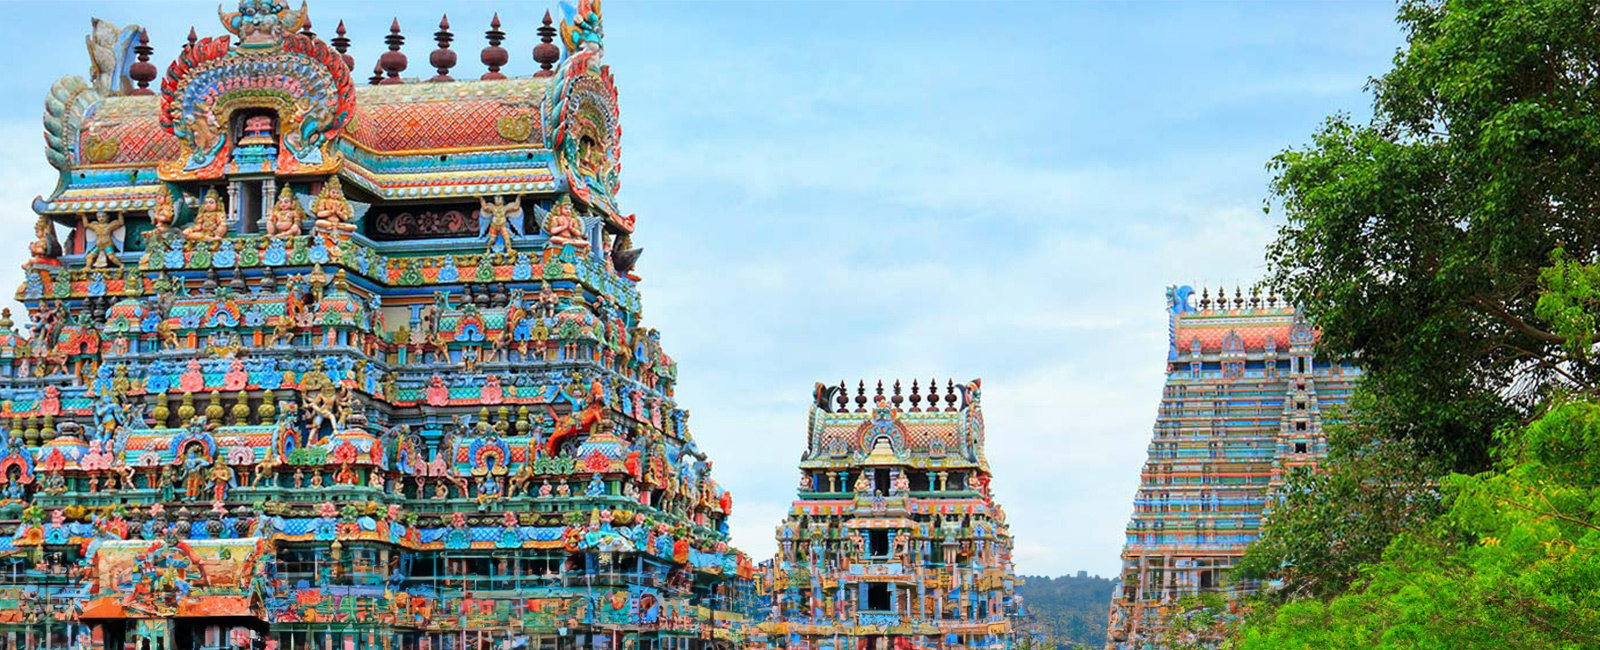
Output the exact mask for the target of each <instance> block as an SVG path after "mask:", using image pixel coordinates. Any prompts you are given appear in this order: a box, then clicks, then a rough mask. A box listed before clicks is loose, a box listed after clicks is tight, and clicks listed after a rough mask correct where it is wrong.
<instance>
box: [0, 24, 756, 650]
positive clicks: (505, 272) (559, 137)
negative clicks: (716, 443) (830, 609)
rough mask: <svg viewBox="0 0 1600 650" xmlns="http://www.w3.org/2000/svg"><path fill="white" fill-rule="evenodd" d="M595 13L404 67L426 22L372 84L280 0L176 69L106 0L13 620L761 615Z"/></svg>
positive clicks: (619, 638)
mask: <svg viewBox="0 0 1600 650" xmlns="http://www.w3.org/2000/svg"><path fill="white" fill-rule="evenodd" d="M566 9H567V12H566V16H565V18H564V19H562V20H561V21H559V23H557V22H555V21H552V19H551V18H550V16H549V15H548V14H546V16H545V20H544V23H543V24H542V25H540V26H538V27H537V28H536V29H537V32H538V33H539V35H540V41H541V42H540V43H539V44H538V45H537V46H536V47H535V48H534V51H533V61H534V62H535V63H536V64H537V67H531V66H525V67H526V68H527V69H525V70H522V71H520V73H521V76H518V73H519V71H518V70H517V69H516V66H511V67H507V68H505V70H504V71H502V70H501V69H502V67H503V66H507V63H508V61H509V60H510V58H511V57H510V56H509V54H508V53H507V52H506V51H505V49H504V48H502V47H500V42H501V40H503V38H504V35H505V34H504V32H502V31H500V30H501V23H500V20H499V18H498V16H496V17H494V18H493V19H492V21H485V22H486V23H487V24H489V26H490V29H489V32H488V33H487V38H488V43H489V45H488V46H487V47H485V48H483V52H482V53H481V55H480V58H481V59H482V61H483V62H484V63H485V65H486V67H487V70H486V71H485V72H484V73H483V74H482V75H481V78H477V79H463V80H455V79H453V78H452V76H451V75H452V74H461V73H460V72H459V71H456V70H454V68H455V63H456V58H457V51H456V50H454V49H452V41H454V35H453V34H452V33H451V32H450V26H449V23H448V21H447V20H441V22H440V25H439V31H438V32H435V33H434V34H433V39H434V42H435V43H434V45H435V47H434V48H433V51H432V52H431V53H430V54H429V56H428V57H427V61H428V63H429V65H430V66H431V67H432V68H433V70H432V72H431V73H430V75H431V77H430V78H428V79H427V80H426V81H420V80H417V79H413V78H409V77H405V76H402V74H401V73H403V72H405V70H406V69H407V67H408V62H407V59H406V57H405V55H404V52H403V48H404V41H405V38H404V34H403V33H402V32H401V30H400V27H399V24H398V22H396V23H395V24H394V25H393V26H392V27H391V29H390V34H389V35H388V37H386V39H385V42H386V43H387V44H388V45H389V51H387V52H385V53H384V54H383V55H382V57H380V59H379V60H378V65H377V69H378V70H377V72H378V74H376V75H375V77H374V78H373V79H371V80H370V81H369V82H366V85H364V84H363V82H361V81H360V80H359V79H357V78H356V77H355V76H354V75H352V67H353V66H354V65H355V62H354V60H353V58H352V57H351V56H350V55H349V54H348V53H347V50H348V46H349V39H348V38H347V37H346V36H345V29H344V25H343V23H340V24H339V26H338V28H337V29H336V30H335V33H336V34H337V36H336V37H334V38H333V39H331V40H329V41H324V40H322V39H321V38H320V37H318V36H317V35H315V33H313V32H312V31H311V27H310V20H309V15H308V14H307V13H306V9H305V8H304V7H303V6H302V7H301V8H299V9H294V8H291V7H289V6H288V5H287V4H285V3H284V2H282V0H240V2H239V5H238V11H236V12H235V11H226V12H219V13H220V14H221V15H220V18H221V20H222V27H223V29H225V30H226V32H227V34H226V35H222V36H218V37H208V38H200V37H199V36H198V35H197V34H195V33H193V32H191V34H190V35H189V38H188V41H187V43H185V44H183V45H182V47H181V48H180V49H178V51H177V52H176V55H175V57H174V60H173V61H172V62H171V63H170V65H168V66H167V67H166V68H165V73H164V74H162V75H161V76H160V79H159V81H158V80H157V68H156V66H155V64H154V63H151V62H150V57H151V55H152V53H153V48H152V47H151V45H150V38H149V35H148V34H146V33H145V31H144V30H142V29H140V28H138V27H136V26H131V27H127V28H120V29H119V28H118V27H116V26H114V25H111V24H109V23H106V22H104V21H98V20H96V21H94V23H93V33H92V34H91V35H90V38H89V49H90V54H91V58H92V60H93V62H94V68H93V70H92V71H91V76H90V78H88V79H85V78H81V77H75V76H70V77H66V78H63V79H62V80H61V81H59V82H57V83H56V84H55V86H54V87H52V89H51V92H50V96H49V98H48V99H47V102H46V110H45V127H46V145H47V147H46V149H47V150H46V158H47V160H48V161H49V163H50V164H51V165H52V166H54V167H55V168H56V169H57V170H58V171H59V172H60V181H59V183H58V185H57V187H56V188H55V189H54V190H53V191H52V192H50V193H49V194H48V195H47V196H41V197H40V198H38V199H37V200H36V201H35V202H34V206H33V207H34V209H35V211H36V212H38V214H39V220H38V223H37V226H36V228H35V241H34V242H33V243H32V245H31V246H30V247H29V253H30V258H31V259H29V261H28V262H27V264H26V265H25V267H24V272H25V281H24V284H23V286H22V287H21V288H19V290H18V292H17V298H18V299H19V300H20V301H21V302H22V303H23V304H24V305H25V306H26V308H27V310H28V315H29V318H30V320H31V323H29V324H28V325H27V326H26V327H25V328H19V327H17V326H16V325H15V324H14V323H13V322H12V321H11V319H10V315H9V313H7V314H5V315H4V317H0V425H3V427H4V434H3V435H0V645H4V647H25V648H66V647H69V645H71V644H78V645H72V646H71V647H104V648H116V649H118V650H122V649H123V648H138V649H139V650H150V649H162V648H165V649H167V650H189V649H190V648H199V647H205V648H221V647H261V646H262V645H263V644H265V643H266V642H269V641H270V642H273V643H275V644H276V646H277V647H278V648H286V649H294V650H298V649H300V648H346V649H354V650H366V649H373V650H377V649H380V648H381V649H382V650H417V649H419V648H430V649H432V650H440V649H452V650H465V649H466V648H487V647H491V646H492V647H513V646H514V647H527V648H555V647H557V646H558V645H560V646H561V647H572V646H573V645H578V646H582V647H611V646H618V647H627V648H649V649H651V650H657V649H660V650H666V649H671V648H689V647H702V646H703V645H704V644H706V643H707V642H708V640H710V639H720V640H723V641H724V642H729V641H733V640H735V639H736V637H737V636H738V634H739V633H740V631H741V628H739V627H738V626H737V624H738V623H739V622H740V621H742V620H743V618H742V612H743V611H744V610H745V609H746V607H745V606H746V605H747V604H748V599H749V598H751V597H753V590H752V587H751V584H752V583H751V582H750V579H751V578H752V577H753V575H754V567H753V566H752V565H751V564H750V562H749V561H748V559H747V558H746V557H745V556H744V555H742V554H740V553H739V552H738V551H737V550H735V549H733V548H731V547H730V546H729V545H728V528H727V518H728V515H729V513H730V512H731V510H732V496H731V495H730V494H729V493H728V492H727V491H726V490H725V489H723V488H722V487H721V486H719V485H718V484H717V483H716V481H714V480H712V478H711V461H710V459H709V457H708V456H707V454H706V453H705V452H704V451H702V450H701V449H700V448H699V447H698V445H697V444H696V442H695V440H694V437H693V435H692V433H691V430H690V428H689V417H688V412H687V411H684V410H682V409H681V408H679V406H678V404H677V401H676V399H675V398H674V395H673V393H674V386H675V383H676V380H677V365H676V363H675V362H674V361H673V360H672V358H671V357H670V356H668V355H667V354H666V353H665V351H664V350H663V348H662V345H661V337H660V335H659V333H657V332H656V331H655V330H653V329H650V328H648V327H646V326H645V325H644V323H643V320H642V312H641V304H640V296H639V291H638V282H639V278H638V276H637V275H635V274H634V263H635V261H636V260H637V259H638V257H639V254H640V250H639V249H637V248H635V247H633V245H632V243H631V234H632V231H633V225H634V219H633V216H632V215H629V214H625V213H622V212H620V211H619V210H618V209H617V206H616V202H615V196H616V191H617V187H618V170H619V164H620V163H619V159H620V125H619V121H618V114H617V103H616V100H617V97H616V89H615V86H614V84H613V82H612V77H611V73H610V69H609V68H608V67H607V66H606V65H604V63H603V61H602V59H603V54H604V48H603V46H602V33H601V21H600V7H599V2H598V1H596V0H582V1H580V2H578V3H577V5H576V6H569V7H567V8H566ZM558 34H559V43H560V45H557V41H558V39H557V36H558ZM457 45H459V43H457ZM508 75H509V77H508ZM425 76H427V75H425ZM741 599H743V600H741ZM252 643H253V644H254V645H251V644H252ZM238 644H243V645H238ZM501 644H508V645H501Z"/></svg>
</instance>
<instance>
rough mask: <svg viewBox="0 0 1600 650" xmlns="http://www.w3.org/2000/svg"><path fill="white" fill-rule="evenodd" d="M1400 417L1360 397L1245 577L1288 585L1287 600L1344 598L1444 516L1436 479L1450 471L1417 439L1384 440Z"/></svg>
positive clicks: (1241, 568) (1289, 494)
mask: <svg viewBox="0 0 1600 650" xmlns="http://www.w3.org/2000/svg"><path fill="white" fill-rule="evenodd" d="M1397 411H1398V409H1394V408H1390V407H1389V405H1388V403H1387V402H1386V401H1384V400H1381V399H1378V398H1376V397H1375V396H1374V395H1373V394H1372V392H1370V391H1361V392H1358V393H1357V394H1356V396H1355V398H1354V400H1353V401H1352V403H1351V404H1350V408H1348V409H1346V412H1345V413H1343V414H1341V415H1342V416H1343V417H1346V418H1347V419H1346V421H1344V422H1342V423H1340V424H1338V425H1335V426H1332V427H1329V428H1328V431H1327V433H1328V446H1329V448H1330V450H1331V451H1330V455H1329V456H1328V458H1326V459H1325V460H1324V462H1323V468H1324V469H1323V471H1318V472H1307V473H1302V474H1296V475H1293V476H1291V477H1290V479H1289V481H1288V482H1287V487H1286V488H1285V491H1284V492H1283V493H1282V494H1281V495H1280V496H1281V498H1282V501H1281V502H1280V503H1278V504H1277V505H1275V507H1274V510H1273V511H1272V513H1271V516H1270V518H1269V519H1268V524H1267V525H1266V526H1265V527H1263V529H1262V532H1261V537H1260V538H1259V539H1257V540H1256V542H1255V543H1253V544H1251V545H1250V547H1249V548H1248V549H1247V550H1246V551H1245V557H1244V559H1243V560H1241V561H1240V563H1239V565H1238V568H1237V571H1238V572H1239V577H1242V578H1254V579H1280V580H1282V581H1283V587H1282V590H1281V591H1279V592H1278V595H1279V596H1280V597H1309V596H1319V597H1320V596H1327V595H1330V594H1333V593H1338V592H1339V591H1342V590H1343V589H1344V588H1346V586H1347V585H1349V584H1351V583H1352V582H1354V581H1355V579H1356V578H1357V577H1358V576H1359V573H1358V572H1359V569H1360V567H1361V565H1362V564H1363V563H1367V562H1372V561H1376V560H1377V559H1378V558H1380V557H1381V556H1382V553H1383V549H1384V547H1385V546H1387V545H1388V543H1389V540H1390V538H1392V537H1393V536H1394V535H1395V534H1397V533H1399V532H1401V531H1404V530H1407V529H1410V528H1412V527H1415V526H1417V525H1419V524H1421V523H1425V522H1427V521H1430V520H1432V519H1433V518H1434V517H1435V516H1437V515H1438V514H1439V513H1440V512H1441V510H1442V508H1441V506H1440V503H1439V499H1438V488H1437V486H1436V481H1435V479H1436V478H1437V477H1438V476H1440V475H1442V474H1444V473H1445V470H1443V469H1442V468H1441V467H1440V466H1439V463H1438V462H1437V460H1436V459H1433V458H1431V457H1430V456H1429V455H1428V454H1427V453H1425V452H1424V451H1422V450H1419V449H1418V448H1417V447H1416V446H1415V445H1414V444H1411V442H1410V441H1409V440H1406V439H1401V440H1393V439H1389V438H1387V437H1386V436H1385V435H1383V433H1382V432H1383V431H1385V430H1393V429H1394V428H1395V426H1396V424H1395V423H1394V422H1393V420H1394V419H1396V418H1399V417H1402V416H1401V415H1400V414H1399V413H1398V412H1397Z"/></svg>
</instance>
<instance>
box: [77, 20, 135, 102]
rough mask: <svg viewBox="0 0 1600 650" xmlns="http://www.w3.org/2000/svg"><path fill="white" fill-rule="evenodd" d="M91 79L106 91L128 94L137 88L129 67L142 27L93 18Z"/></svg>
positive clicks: (96, 87)
mask: <svg viewBox="0 0 1600 650" xmlns="http://www.w3.org/2000/svg"><path fill="white" fill-rule="evenodd" d="M89 22H90V30H89V36H88V37H86V38H85V39H84V40H85V41H86V42H87V43H88V46H89V80H90V83H91V84H92V85H93V87H94V89H95V91H97V92H99V93H100V94H102V95H113V94H117V95H126V94H128V93H129V92H131V91H132V90H133V78H132V77H130V76H129V75H128V68H129V67H130V66H132V65H133V62H134V59H135V54H134V47H135V46H137V45H138V44H139V32H140V31H141V30H140V27H139V26H138V25H129V26H127V27H123V28H120V29H119V28H118V27H117V26H116V25H114V24H112V23H111V22H109V21H105V20H100V19H99V18H93V19H90V21H89Z"/></svg>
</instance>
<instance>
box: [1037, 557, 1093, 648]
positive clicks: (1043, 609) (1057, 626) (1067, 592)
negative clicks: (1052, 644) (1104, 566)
mask: <svg viewBox="0 0 1600 650" xmlns="http://www.w3.org/2000/svg"><path fill="white" fill-rule="evenodd" d="M1023 579H1024V580H1025V581H1026V582H1025V583H1024V584H1023V585H1022V587H1021V588H1019V589H1018V592H1019V593H1021V594H1022V603H1023V605H1024V606H1025V607H1027V609H1028V611H1029V613H1031V614H1033V616H1034V617H1035V618H1036V619H1037V620H1038V622H1039V624H1040V625H1042V626H1044V627H1045V628H1047V629H1048V630H1049V631H1050V634H1051V636H1052V637H1053V638H1054V639H1055V641H1056V643H1057V644H1058V647H1061V648H1070V647H1072V645H1073V644H1074V643H1077V644H1081V645H1084V646H1087V647H1089V648H1093V649H1094V650H1099V648H1102V647H1104V646H1105V644H1106V611H1107V610H1109V609H1110V608H1111V584H1112V582H1113V581H1112V580H1111V579H1110V578H1102V577H1100V576H1091V575H1088V574H1086V573H1084V572H1082V571H1079V572H1078V575H1076V576H1061V577H1059V578H1047V577H1044V576H1023Z"/></svg>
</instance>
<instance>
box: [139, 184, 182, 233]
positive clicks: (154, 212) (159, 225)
mask: <svg viewBox="0 0 1600 650" xmlns="http://www.w3.org/2000/svg"><path fill="white" fill-rule="evenodd" d="M177 216H178V211H177V208H175V207H173V205H172V195H171V194H168V193H167V192H166V191H165V190H162V191H160V192H157V193H156V204H155V205H153V206H150V225H151V226H152V227H151V228H150V230H146V231H145V232H144V239H145V241H147V242H148V241H151V240H152V239H159V238H163V237H165V236H166V234H167V233H168V232H171V231H172V221H173V219H175V218H177Z"/></svg>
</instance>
